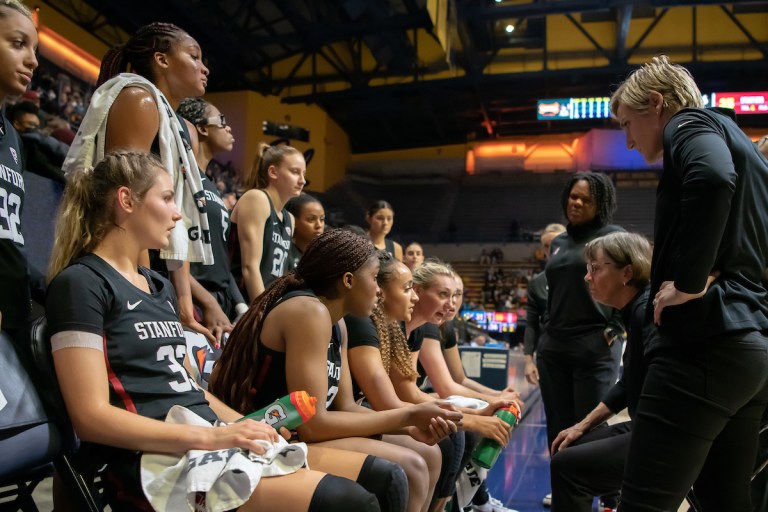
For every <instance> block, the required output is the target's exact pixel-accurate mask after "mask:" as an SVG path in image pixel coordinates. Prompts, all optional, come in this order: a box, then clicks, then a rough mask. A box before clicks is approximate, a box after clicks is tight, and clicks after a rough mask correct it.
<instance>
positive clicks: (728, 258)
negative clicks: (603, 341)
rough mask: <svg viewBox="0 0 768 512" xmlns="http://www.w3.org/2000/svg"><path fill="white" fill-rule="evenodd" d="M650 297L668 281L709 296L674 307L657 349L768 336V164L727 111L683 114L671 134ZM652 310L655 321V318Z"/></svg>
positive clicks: (671, 127) (668, 129)
mask: <svg viewBox="0 0 768 512" xmlns="http://www.w3.org/2000/svg"><path fill="white" fill-rule="evenodd" d="M656 195H657V200H656V222H655V245H654V251H653V262H652V276H651V294H652V295H655V294H656V292H657V291H658V290H659V288H660V286H661V284H662V283H663V282H664V281H674V282H675V287H676V288H677V289H678V290H680V291H682V292H685V293H698V292H700V291H701V290H703V289H704V286H705V284H706V280H707V276H708V275H709V274H711V273H713V272H719V273H720V275H719V277H718V278H717V279H716V280H715V281H714V283H713V284H712V285H711V286H710V288H709V290H708V291H707V293H706V294H705V295H704V297H702V298H700V299H695V300H692V301H689V302H687V303H685V304H681V305H678V306H669V307H666V308H665V309H664V311H663V312H662V315H661V326H660V328H659V336H658V337H657V338H656V339H655V340H654V341H653V343H652V344H651V346H650V347H649V349H650V350H652V349H653V348H655V347H656V346H663V345H674V344H677V343H680V342H686V341H687V342H693V343H695V342H696V341H698V340H701V339H706V338H714V337H719V336H722V335H725V334H729V333H737V332H739V331H742V332H745V331H754V330H758V331H764V330H766V329H768V302H767V298H768V297H767V294H766V289H765V288H764V286H763V284H762V283H761V277H762V274H763V271H764V270H765V268H766V266H768V265H767V263H768V163H767V162H766V160H765V158H763V157H762V155H760V153H759V151H758V149H757V147H756V146H755V145H754V144H753V143H752V141H751V140H750V139H749V137H747V136H746V135H745V134H744V132H742V131H741V129H740V128H739V127H738V126H737V125H736V122H735V115H734V113H733V111H731V110H725V109H700V108H690V109H683V110H681V111H680V112H678V113H676V114H675V115H674V116H672V118H671V119H670V120H669V122H668V123H667V125H666V127H665V128H664V168H663V171H662V174H661V177H660V179H659V186H658V190H657V194H656ZM652 310H653V307H652V305H649V306H648V309H647V314H648V315H652V314H653V311H652Z"/></svg>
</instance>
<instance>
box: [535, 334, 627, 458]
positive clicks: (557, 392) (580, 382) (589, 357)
mask: <svg viewBox="0 0 768 512" xmlns="http://www.w3.org/2000/svg"><path fill="white" fill-rule="evenodd" d="M536 352H537V356H536V365H537V366H538V368H539V385H540V387H541V399H542V402H543V403H544V413H545V414H546V416H547V440H548V443H547V446H551V445H552V441H554V440H555V438H556V437H557V434H559V433H560V431H561V430H563V429H566V428H568V427H570V426H572V425H574V424H575V423H576V422H578V421H581V420H582V419H583V418H584V416H586V415H587V414H588V413H589V412H590V411H592V409H594V408H595V407H596V406H597V404H599V403H600V400H602V399H603V397H604V396H605V394H606V393H607V392H608V390H609V389H610V388H611V386H613V385H614V384H615V383H616V379H617V378H618V372H619V359H620V358H621V344H620V343H614V344H613V346H611V347H608V343H607V342H606V341H605V337H604V336H603V333H602V331H595V332H593V333H591V334H587V335H586V336H582V337H579V338H571V339H568V340H558V339H555V338H553V337H552V336H550V335H549V334H548V333H547V332H546V331H545V332H544V334H543V335H542V336H541V339H540V340H539V346H538V347H537V348H536Z"/></svg>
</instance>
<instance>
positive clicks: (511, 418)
mask: <svg viewBox="0 0 768 512" xmlns="http://www.w3.org/2000/svg"><path fill="white" fill-rule="evenodd" d="M493 415H494V416H497V417H499V418H501V419H502V420H504V421H505V422H506V423H507V424H508V425H509V426H511V427H512V428H515V426H516V425H517V423H518V422H519V421H520V406H519V405H517V402H512V403H511V404H510V405H509V406H508V407H502V408H501V409H496V412H494V413H493ZM499 453H501V445H500V444H499V443H497V442H496V441H494V440H493V439H488V438H487V437H486V438H484V439H482V440H481V441H480V442H479V443H478V444H477V446H476V447H475V450H474V451H473V452H472V462H474V463H475V464H477V465H478V466H480V467H482V468H485V469H491V467H492V466H493V465H494V464H495V463H496V459H498V458H499Z"/></svg>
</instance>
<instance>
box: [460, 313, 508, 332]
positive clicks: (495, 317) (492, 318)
mask: <svg viewBox="0 0 768 512" xmlns="http://www.w3.org/2000/svg"><path fill="white" fill-rule="evenodd" d="M461 317H462V318H463V319H464V320H467V321H469V320H472V321H474V322H475V323H476V324H477V326H478V327H480V328H481V329H485V330H486V331H491V332H515V331H516V330H517V314H516V313H508V312H502V311H472V310H467V311H462V313H461Z"/></svg>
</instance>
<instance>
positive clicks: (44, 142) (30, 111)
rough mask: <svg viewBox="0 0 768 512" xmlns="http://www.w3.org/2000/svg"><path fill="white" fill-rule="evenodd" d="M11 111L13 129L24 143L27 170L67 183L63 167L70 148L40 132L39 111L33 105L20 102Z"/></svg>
mask: <svg viewBox="0 0 768 512" xmlns="http://www.w3.org/2000/svg"><path fill="white" fill-rule="evenodd" d="M9 110H10V112H9V113H10V118H11V122H12V123H13V127H14V128H16V131H18V132H19V135H21V140H22V141H23V142H24V164H25V169H26V170H30V171H32V172H34V173H35V174H39V175H40V176H44V177H46V178H49V179H52V180H54V181H57V182H59V183H65V182H66V180H65V178H64V173H63V172H62V171H61V166H62V164H63V163H64V158H66V156H67V151H69V146H67V145H66V144H64V143H62V142H60V141H58V140H56V139H54V138H53V137H51V136H50V135H47V134H45V133H43V132H41V131H40V129H39V128H40V119H39V118H38V116H37V113H38V110H39V109H38V108H37V107H36V106H35V105H34V104H33V103H30V102H28V101H20V102H19V103H16V104H15V105H13V107H11V108H10V109H9Z"/></svg>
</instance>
